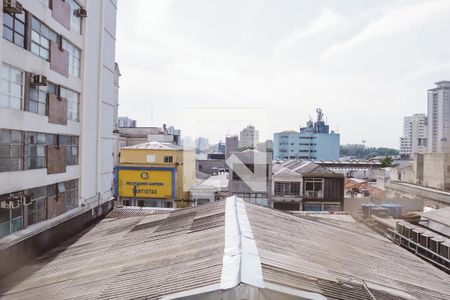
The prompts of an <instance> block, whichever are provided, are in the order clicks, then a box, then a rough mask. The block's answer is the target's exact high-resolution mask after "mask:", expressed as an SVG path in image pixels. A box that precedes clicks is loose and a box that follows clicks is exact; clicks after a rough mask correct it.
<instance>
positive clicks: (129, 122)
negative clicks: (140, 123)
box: [117, 117, 136, 128]
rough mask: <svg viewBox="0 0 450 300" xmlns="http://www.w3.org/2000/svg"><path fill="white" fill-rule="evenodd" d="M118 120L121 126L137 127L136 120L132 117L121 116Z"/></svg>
mask: <svg viewBox="0 0 450 300" xmlns="http://www.w3.org/2000/svg"><path fill="white" fill-rule="evenodd" d="M117 122H118V126H119V128H123V127H136V120H133V119H130V118H128V117H119V118H118V121H117Z"/></svg>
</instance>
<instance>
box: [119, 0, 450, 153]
mask: <svg viewBox="0 0 450 300" xmlns="http://www.w3.org/2000/svg"><path fill="white" fill-rule="evenodd" d="M449 16H450V2H448V1H426V2H423V1H407V2H405V1H395V2H392V1H378V2H361V1H350V2H345V3H332V2H329V1H316V2H314V3H307V4H305V3H299V2H297V1H285V2H283V4H282V5H280V3H279V2H275V1H265V2H255V1H243V2H242V1H227V2H214V3H211V2H208V1H199V2H196V3H185V2H182V1H135V2H134V3H133V5H127V3H126V2H119V10H118V49H117V50H118V62H119V64H120V66H121V71H122V73H123V74H124V75H126V76H123V81H122V82H121V89H120V98H121V99H122V101H121V105H120V114H121V115H128V116H129V117H131V118H133V119H137V120H138V122H139V124H140V125H142V126H146V125H159V126H160V124H162V123H167V124H173V125H174V126H175V127H177V128H182V125H183V124H182V123H181V121H180V119H181V118H182V116H183V114H184V112H185V110H189V109H197V108H208V109H218V108H223V109H241V108H245V109H262V110H266V111H267V112H268V114H269V118H268V120H269V121H268V122H267V124H263V126H265V127H267V132H268V133H267V134H266V135H264V133H262V134H261V138H262V139H267V138H270V139H272V138H273V133H274V132H279V131H283V130H289V129H291V130H292V129H294V130H297V129H298V128H299V127H300V126H301V125H303V124H304V123H305V122H306V121H307V120H308V119H309V116H310V115H312V114H313V112H314V110H315V109H316V108H317V107H321V108H323V109H324V111H325V116H326V118H327V121H328V123H330V126H331V128H332V129H333V130H336V131H338V132H340V133H341V136H342V144H346V143H361V141H362V140H366V141H367V145H373V146H388V147H393V148H398V137H399V136H400V135H401V134H402V123H403V117H404V116H407V115H412V114H415V113H425V112H426V111H427V90H428V89H430V88H432V87H433V85H434V83H435V82H437V81H441V80H446V79H448V71H449V70H450V61H449V59H448V53H449V50H450V45H449V44H448V43H440V45H439V47H435V43H436V41H439V40H440V39H441V37H442V34H443V33H444V35H445V32H446V30H448V29H447V28H450V26H449V25H450V18H449ZM124 24H134V25H133V26H129V25H127V26H121V25H124ZM128 53H133V54H134V55H127V54H128ZM151 108H153V111H151ZM152 116H153V117H152ZM151 120H153V122H152V123H151ZM248 123H249V122H248V121H243V122H242V124H237V125H236V126H235V127H237V128H235V127H233V126H230V125H229V124H224V125H223V126H217V127H215V130H214V131H213V132H211V134H209V133H207V134H202V135H203V136H207V137H209V139H210V140H212V141H215V140H219V139H223V135H225V134H227V133H228V128H229V129H230V133H238V132H239V131H238V129H241V128H244V127H245V126H246V125H248ZM255 126H256V127H261V126H259V125H258V124H255Z"/></svg>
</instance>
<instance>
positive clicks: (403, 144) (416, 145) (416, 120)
mask: <svg viewBox="0 0 450 300" xmlns="http://www.w3.org/2000/svg"><path fill="white" fill-rule="evenodd" d="M427 134H428V129H427V116H426V115H425V114H414V115H412V116H407V117H405V118H404V121H403V136H402V137H401V138H400V155H401V156H402V157H403V158H408V159H413V158H414V154H415V153H425V152H426V142H427Z"/></svg>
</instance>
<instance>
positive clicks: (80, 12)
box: [74, 8, 87, 18]
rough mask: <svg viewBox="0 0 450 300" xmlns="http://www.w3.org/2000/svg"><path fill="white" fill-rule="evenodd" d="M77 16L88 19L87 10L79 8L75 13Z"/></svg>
mask: <svg viewBox="0 0 450 300" xmlns="http://www.w3.org/2000/svg"><path fill="white" fill-rule="evenodd" d="M74 14H75V16H77V17H79V18H86V17H87V10H85V9H84V8H79V9H76V10H75V11H74Z"/></svg>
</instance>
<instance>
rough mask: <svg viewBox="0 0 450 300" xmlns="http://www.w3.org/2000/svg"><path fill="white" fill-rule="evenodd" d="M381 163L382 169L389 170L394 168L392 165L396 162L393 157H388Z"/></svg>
mask: <svg viewBox="0 0 450 300" xmlns="http://www.w3.org/2000/svg"><path fill="white" fill-rule="evenodd" d="M380 162H381V167H382V168H389V167H392V163H393V162H394V160H393V159H392V157H390V156H386V157H385V158H383V159H382V160H380Z"/></svg>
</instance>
